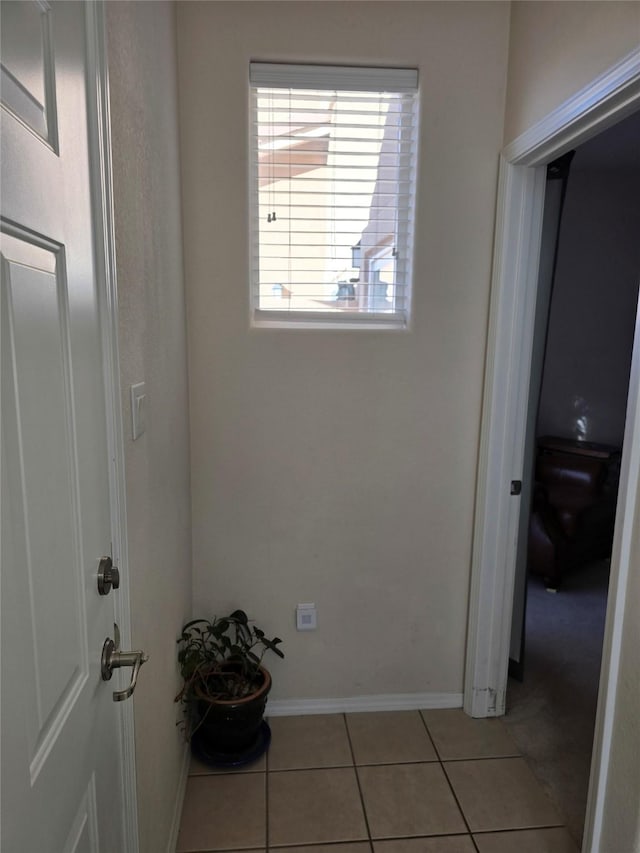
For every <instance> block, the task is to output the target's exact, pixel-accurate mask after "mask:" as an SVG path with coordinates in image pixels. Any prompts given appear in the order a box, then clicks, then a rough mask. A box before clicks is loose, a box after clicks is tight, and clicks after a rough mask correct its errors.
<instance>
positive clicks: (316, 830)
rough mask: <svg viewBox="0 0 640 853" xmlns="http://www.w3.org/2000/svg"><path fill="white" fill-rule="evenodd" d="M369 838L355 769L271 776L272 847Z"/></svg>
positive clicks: (270, 842) (270, 822)
mask: <svg viewBox="0 0 640 853" xmlns="http://www.w3.org/2000/svg"><path fill="white" fill-rule="evenodd" d="M224 778H225V779H227V778H228V779H231V778H233V777H231V776H228V777H224ZM240 778H248V777H240ZM366 838H367V827H366V823H365V820H364V812H363V810H362V803H361V800H360V794H359V791H358V780H357V778H356V773H355V770H354V769H353V767H345V768H334V769H331V770H327V769H321V770H288V771H284V772H280V773H273V772H270V773H269V846H273V847H276V846H278V845H290V844H297V845H303V844H322V843H329V842H332V841H360V840H362V839H366Z"/></svg>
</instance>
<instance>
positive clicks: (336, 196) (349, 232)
mask: <svg viewBox="0 0 640 853" xmlns="http://www.w3.org/2000/svg"><path fill="white" fill-rule="evenodd" d="M250 83H251V93H252V119H253V120H252V125H251V128H252V130H251V136H252V140H251V162H252V211H251V213H252V235H251V242H252V282H251V289H252V311H253V321H254V324H255V325H277V326H282V325H291V324H295V325H309V324H311V325H323V326H326V325H329V326H345V325H347V326H350V327H352V326H368V327H371V326H373V327H376V328H377V327H382V326H390V327H393V328H404V327H406V325H407V322H408V318H409V308H410V298H411V262H412V249H413V246H412V242H413V220H414V207H415V183H416V147H417V142H416V140H417V84H418V72H417V71H415V70H407V69H390V68H347V67H340V68H338V67H332V66H319V65H276V64H267V63H251V68H250Z"/></svg>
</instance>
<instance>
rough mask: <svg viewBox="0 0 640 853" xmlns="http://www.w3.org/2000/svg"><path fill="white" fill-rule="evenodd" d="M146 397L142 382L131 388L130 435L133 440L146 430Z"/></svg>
mask: <svg viewBox="0 0 640 853" xmlns="http://www.w3.org/2000/svg"><path fill="white" fill-rule="evenodd" d="M146 403H147V395H146V393H145V389H144V382H138V383H137V384H136V385H132V386H131V434H132V437H133V440H134V441H135V440H136V438H140V436H141V435H142V433H143V432H144V431H145V429H146V408H147V406H146Z"/></svg>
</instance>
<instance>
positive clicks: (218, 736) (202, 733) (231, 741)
mask: <svg viewBox="0 0 640 853" xmlns="http://www.w3.org/2000/svg"><path fill="white" fill-rule="evenodd" d="M260 673H261V675H262V684H261V685H260V686H259V687H258V688H256V691H255V692H254V693H252V694H250V695H249V696H245V697H244V698H242V699H229V700H223V699H209V698H206V697H198V698H197V700H196V703H195V716H196V721H195V726H194V729H195V734H196V736H197V738H198V744H199V747H200V749H201V750H202V751H204V752H205V753H206V754H209V755H211V756H221V757H223V758H224V756H228V757H230V758H235V757H238V758H239V757H241V756H242V755H244V754H247V753H251V752H253V751H254V750H255V748H256V744H258V743H259V741H260V739H261V724H262V718H263V716H264V709H265V706H266V704H267V695H268V693H269V691H270V690H271V675H270V674H269V672H268V671H267V670H266V669H265V668H264V667H260Z"/></svg>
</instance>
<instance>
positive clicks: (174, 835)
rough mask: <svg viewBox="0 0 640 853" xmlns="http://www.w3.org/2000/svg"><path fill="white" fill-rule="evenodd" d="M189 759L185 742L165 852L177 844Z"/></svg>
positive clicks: (171, 852)
mask: <svg viewBox="0 0 640 853" xmlns="http://www.w3.org/2000/svg"><path fill="white" fill-rule="evenodd" d="M190 760H191V750H190V749H189V746H188V744H185V748H184V755H183V756H182V767H181V768H180V779H179V780H178V789H177V791H176V801H175V805H174V807H173V820H172V821H171V832H170V833H169V843H168V844H167V853H175V850H176V847H177V846H178V833H179V832H180V821H181V820H182V804H183V803H184V795H185V791H186V789H187V778H188V776H189V762H190Z"/></svg>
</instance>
